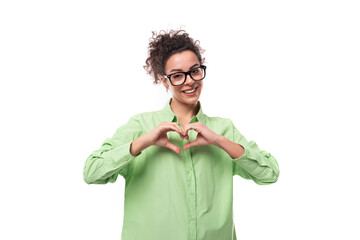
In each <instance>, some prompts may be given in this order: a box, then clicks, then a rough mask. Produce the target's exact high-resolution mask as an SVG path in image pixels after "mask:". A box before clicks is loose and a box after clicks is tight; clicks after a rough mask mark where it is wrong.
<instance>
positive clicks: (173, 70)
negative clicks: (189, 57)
mask: <svg viewBox="0 0 360 240" xmlns="http://www.w3.org/2000/svg"><path fill="white" fill-rule="evenodd" d="M196 65H199V64H198V63H195V64H194V65H192V66H191V67H190V69H189V70H191V69H192V68H193V67H195V66H196ZM199 66H200V65H199ZM182 71H183V70H182V69H172V70H171V71H170V72H182Z"/></svg>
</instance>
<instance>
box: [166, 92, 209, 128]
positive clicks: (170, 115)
mask: <svg viewBox="0 0 360 240" xmlns="http://www.w3.org/2000/svg"><path fill="white" fill-rule="evenodd" d="M171 100H172V98H170V99H169V100H168V101H167V102H166V104H165V106H164V108H163V109H162V110H160V115H161V116H160V117H161V120H162V121H164V122H176V121H177V117H176V115H175V114H174V112H173V111H172V109H171V107H170V103H171ZM198 104H199V105H200V108H199V111H198V113H197V114H196V115H195V116H194V117H193V118H192V119H191V121H190V123H192V122H198V121H200V122H202V123H204V124H205V118H206V115H205V114H204V113H203V111H202V107H201V103H200V100H198Z"/></svg>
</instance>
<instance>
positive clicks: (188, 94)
mask: <svg viewBox="0 0 360 240" xmlns="http://www.w3.org/2000/svg"><path fill="white" fill-rule="evenodd" d="M197 89H198V87H196V88H195V89H193V90H189V91H186V92H185V91H182V93H184V94H185V95H187V96H192V95H194V94H195V93H196V92H197Z"/></svg>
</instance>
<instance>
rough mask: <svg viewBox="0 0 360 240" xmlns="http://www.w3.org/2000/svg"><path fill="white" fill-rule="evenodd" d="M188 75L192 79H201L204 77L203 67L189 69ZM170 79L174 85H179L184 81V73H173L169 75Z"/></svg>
mask: <svg viewBox="0 0 360 240" xmlns="http://www.w3.org/2000/svg"><path fill="white" fill-rule="evenodd" d="M190 75H191V77H192V79H193V80H201V79H203V78H204V69H202V68H200V67H199V68H195V69H193V70H191V71H190ZM170 80H171V82H172V83H173V84H174V85H181V84H183V83H184V81H185V73H175V74H173V75H171V78H170Z"/></svg>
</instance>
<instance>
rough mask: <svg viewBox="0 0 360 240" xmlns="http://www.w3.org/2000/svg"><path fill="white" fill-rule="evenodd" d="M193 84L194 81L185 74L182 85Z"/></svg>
mask: <svg viewBox="0 0 360 240" xmlns="http://www.w3.org/2000/svg"><path fill="white" fill-rule="evenodd" d="M188 80H189V81H188ZM193 82H195V81H194V80H193V79H192V78H191V77H190V74H186V75H185V82H184V85H191V84H192V83H193Z"/></svg>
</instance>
